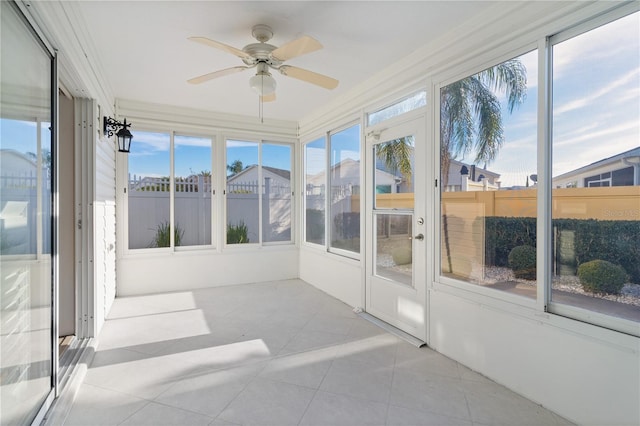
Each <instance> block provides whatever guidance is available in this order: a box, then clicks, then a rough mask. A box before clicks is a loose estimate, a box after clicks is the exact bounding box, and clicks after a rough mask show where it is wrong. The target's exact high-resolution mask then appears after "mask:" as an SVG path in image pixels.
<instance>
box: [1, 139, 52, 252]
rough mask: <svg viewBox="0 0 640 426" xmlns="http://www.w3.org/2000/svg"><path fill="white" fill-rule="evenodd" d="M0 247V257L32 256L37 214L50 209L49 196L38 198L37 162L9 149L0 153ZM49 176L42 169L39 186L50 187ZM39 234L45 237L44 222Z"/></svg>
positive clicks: (45, 194) (46, 230) (34, 245)
mask: <svg viewBox="0 0 640 426" xmlns="http://www.w3.org/2000/svg"><path fill="white" fill-rule="evenodd" d="M0 171H1V174H0V234H1V236H0V241H2V242H4V244H3V245H2V246H1V247H0V253H1V254H29V253H30V254H34V253H35V252H36V241H35V227H34V224H35V223H36V220H37V216H36V215H37V214H38V212H39V211H41V210H42V214H45V213H48V212H49V210H50V202H49V193H48V191H43V192H42V194H43V195H42V197H40V198H39V197H38V173H37V171H38V163H37V159H36V156H35V155H29V154H24V153H21V152H18V151H15V150H13V149H2V150H0ZM48 177H49V174H48V173H47V170H46V169H45V168H43V173H42V174H41V175H40V179H43V180H42V181H41V183H42V185H43V186H44V187H45V188H46V187H48V186H49V185H50V181H49V179H48ZM44 226H45V227H47V229H44V231H43V235H48V234H47V232H48V223H47V222H44ZM47 241H48V240H47ZM7 242H9V243H10V244H7Z"/></svg>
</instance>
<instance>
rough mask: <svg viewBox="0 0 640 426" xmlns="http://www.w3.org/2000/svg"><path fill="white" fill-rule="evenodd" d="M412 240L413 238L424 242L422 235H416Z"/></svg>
mask: <svg viewBox="0 0 640 426" xmlns="http://www.w3.org/2000/svg"><path fill="white" fill-rule="evenodd" d="M413 238H415V239H416V240H418V241H422V240H424V235H422V234H418V235H416V236H415V237H413Z"/></svg>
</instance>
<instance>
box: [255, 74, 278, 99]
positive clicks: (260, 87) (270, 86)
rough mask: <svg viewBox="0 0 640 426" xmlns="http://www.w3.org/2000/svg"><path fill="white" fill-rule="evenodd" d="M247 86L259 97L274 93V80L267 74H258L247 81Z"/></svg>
mask: <svg viewBox="0 0 640 426" xmlns="http://www.w3.org/2000/svg"><path fill="white" fill-rule="evenodd" d="M249 86H250V87H251V89H253V91H254V92H256V93H257V94H258V95H260V96H266V95H270V94H272V93H273V92H275V91H276V79H275V78H273V77H272V76H271V74H269V73H258V74H256V75H254V76H253V77H251V78H250V79H249Z"/></svg>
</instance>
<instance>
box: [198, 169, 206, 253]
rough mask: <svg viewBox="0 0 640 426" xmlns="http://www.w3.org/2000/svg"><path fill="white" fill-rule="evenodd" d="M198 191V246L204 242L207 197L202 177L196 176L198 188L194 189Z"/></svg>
mask: <svg viewBox="0 0 640 426" xmlns="http://www.w3.org/2000/svg"><path fill="white" fill-rule="evenodd" d="M196 189H197V191H198V230H199V232H198V244H204V240H205V235H204V234H205V231H206V229H205V226H204V222H205V220H204V213H205V209H204V201H205V197H206V196H207V191H206V188H205V187H204V176H203V175H198V186H197V187H196ZM200 194H201V195H200Z"/></svg>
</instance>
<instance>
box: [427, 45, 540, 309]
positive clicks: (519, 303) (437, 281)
mask: <svg viewBox="0 0 640 426" xmlns="http://www.w3.org/2000/svg"><path fill="white" fill-rule="evenodd" d="M536 50H537V52H538V77H539V79H538V84H539V81H540V75H541V71H540V69H541V65H542V64H541V62H540V53H541V49H540V42H539V41H537V42H529V43H526V44H523V45H522V46H521V47H520V48H518V49H511V50H508V51H505V52H501V54H500V55H496V56H493V57H492V58H491V59H487V58H486V56H483V57H482V58H481V59H482V60H481V61H478V62H477V63H475V64H473V65H472V66H465V67H458V68H456V69H455V70H454V71H455V72H453V73H447V74H446V76H445V78H442V79H437V78H436V79H434V81H435V82H436V83H434V84H433V99H434V102H433V104H434V125H433V133H434V151H433V152H434V163H435V164H434V167H435V176H436V183H435V188H434V192H433V194H434V197H433V200H434V202H433V212H434V213H433V214H434V218H436V219H435V222H436V229H434V232H435V233H434V235H437V236H438V238H437V241H434V246H433V247H434V248H433V253H434V254H433V258H434V268H433V271H434V278H433V281H432V282H433V288H434V289H443V290H451V289H454V292H456V293H458V292H462V293H461V294H465V295H469V294H474V295H478V296H480V297H481V298H483V299H485V300H487V301H489V303H491V304H493V303H498V304H503V303H504V302H506V303H508V304H509V305H513V306H516V307H526V308H529V309H533V310H536V309H540V307H541V297H540V296H541V295H540V292H541V290H540V287H543V283H544V281H543V280H542V279H541V277H540V273H541V271H540V268H538V272H537V273H538V276H537V278H536V282H537V286H536V287H537V294H536V298H535V299H531V298H527V297H523V296H519V295H515V294H511V293H508V292H504V291H501V290H497V289H491V288H485V287H483V286H479V285H477V284H473V283H470V282H468V281H464V280H462V279H457V278H453V277H448V276H445V275H443V274H442V273H441V257H442V250H441V243H440V242H441V238H443V236H442V231H441V228H440V225H441V223H442V222H441V220H440V219H438V218H440V217H441V214H442V202H441V201H442V200H441V188H440V184H441V182H440V179H441V173H442V170H441V163H440V162H441V158H440V143H441V141H440V108H441V103H440V91H441V89H442V88H444V87H446V86H448V85H450V84H452V83H455V82H457V81H459V80H462V79H465V78H467V77H470V76H472V75H475V74H477V73H479V72H482V71H484V70H486V69H488V68H491V67H493V66H496V65H498V64H500V63H502V62H505V61H508V60H510V59H514V58H518V57H520V56H522V55H525V54H528V53H531V52H533V51H536ZM542 50H544V49H542ZM540 102H541V96H540V92H538V110H539V105H540ZM538 113H539V111H538ZM537 120H538V127H537V149H538V167H537V169H538V176H539V177H540V175H541V174H542V172H541V170H542V169H541V168H540V156H541V154H540V152H539V147H540V145H539V142H540V138H541V130H540V124H541V123H540V117H539V115H538V117H537ZM540 195H541V194H540V190H538V194H537V196H538V198H537V199H536V206H537V209H538V210H537V216H536V218H537V221H536V222H537V246H538V247H536V250H537V258H538V259H540V250H541V246H542V240H541V238H540V229H539V227H540V220H541V219H540V218H541V216H540V205H541V203H542V201H541V200H540ZM538 265H539V260H538Z"/></svg>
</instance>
